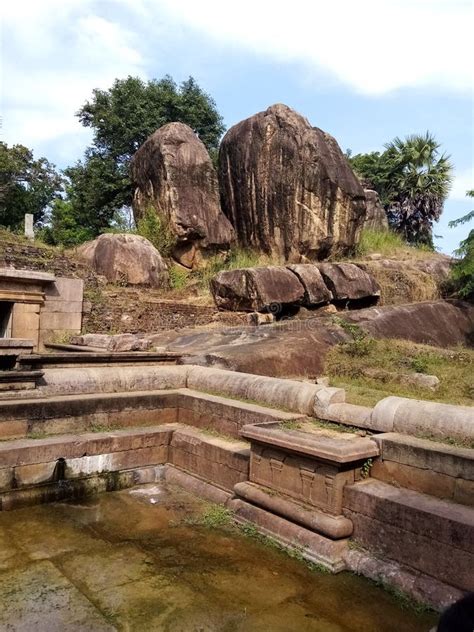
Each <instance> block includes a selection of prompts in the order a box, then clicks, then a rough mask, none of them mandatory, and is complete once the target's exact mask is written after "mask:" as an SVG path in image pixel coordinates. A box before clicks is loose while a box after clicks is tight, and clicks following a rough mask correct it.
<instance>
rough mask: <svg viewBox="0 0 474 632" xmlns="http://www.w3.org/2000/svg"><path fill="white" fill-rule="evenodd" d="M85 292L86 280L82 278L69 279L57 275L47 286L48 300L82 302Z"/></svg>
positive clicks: (46, 294)
mask: <svg viewBox="0 0 474 632" xmlns="http://www.w3.org/2000/svg"><path fill="white" fill-rule="evenodd" d="M83 293H84V281H83V280H82V279H67V278H64V277H56V279H55V282H54V283H53V284H51V285H48V286H46V288H45V296H46V301H47V302H51V301H62V302H67V303H69V302H80V303H82V296H83Z"/></svg>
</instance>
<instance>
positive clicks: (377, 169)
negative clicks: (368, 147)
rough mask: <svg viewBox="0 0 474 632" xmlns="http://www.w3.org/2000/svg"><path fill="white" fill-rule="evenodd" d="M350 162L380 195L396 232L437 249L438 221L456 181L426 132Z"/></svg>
mask: <svg viewBox="0 0 474 632" xmlns="http://www.w3.org/2000/svg"><path fill="white" fill-rule="evenodd" d="M349 161H350V163H351V165H352V166H353V168H354V170H355V171H356V173H357V174H358V175H359V176H360V177H361V179H362V180H363V182H364V184H365V185H370V186H372V187H373V188H374V189H375V190H376V191H377V192H378V194H379V196H380V200H381V202H382V204H383V206H384V208H385V210H386V212H387V217H388V221H389V223H390V225H391V227H392V228H394V229H395V230H396V231H397V232H398V233H400V234H401V235H402V236H403V238H404V239H405V240H406V241H407V242H409V243H411V244H425V245H427V246H429V247H431V248H432V247H433V238H432V228H433V222H434V221H436V220H438V219H439V217H440V215H441V213H442V210H443V205H444V201H445V200H446V197H447V196H448V193H449V189H450V185H451V180H452V164H451V162H450V161H449V157H448V156H446V155H445V154H440V144H439V143H437V142H436V140H435V138H434V137H433V136H432V135H431V134H430V133H429V132H426V134H424V135H417V134H413V135H411V136H407V137H406V138H405V139H404V140H402V139H400V138H398V137H397V138H395V139H394V140H393V141H392V142H391V143H388V144H387V145H385V151H384V152H383V153H379V152H372V153H370V154H357V155H356V156H353V157H349Z"/></svg>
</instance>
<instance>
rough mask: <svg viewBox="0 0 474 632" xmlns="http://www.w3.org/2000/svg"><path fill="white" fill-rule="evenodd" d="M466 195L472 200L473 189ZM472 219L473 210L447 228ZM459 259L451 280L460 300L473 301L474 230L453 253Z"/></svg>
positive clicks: (473, 216) (473, 195) (473, 196)
mask: <svg viewBox="0 0 474 632" xmlns="http://www.w3.org/2000/svg"><path fill="white" fill-rule="evenodd" d="M466 195H467V196H469V197H471V198H474V189H471V190H470V191H466ZM473 219H474V210H473V211H470V212H469V213H467V214H466V215H464V216H463V217H460V218H459V219H455V220H453V221H452V222H449V224H448V226H449V227H450V228H454V227H455V226H458V225H459V224H465V223H467V222H470V221H472V220H473ZM454 254H455V255H456V256H457V257H459V259H458V261H456V263H455V264H454V266H453V269H452V279H453V280H454V283H455V286H456V288H457V291H458V294H459V296H460V297H461V298H467V299H469V300H471V301H472V300H474V228H472V229H471V230H470V231H469V234H468V236H467V237H466V239H463V241H461V243H460V244H459V248H458V249H457V250H455V253H454Z"/></svg>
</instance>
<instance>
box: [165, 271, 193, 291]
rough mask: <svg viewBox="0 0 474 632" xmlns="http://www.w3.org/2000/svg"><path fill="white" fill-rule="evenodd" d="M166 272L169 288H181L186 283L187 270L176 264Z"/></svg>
mask: <svg viewBox="0 0 474 632" xmlns="http://www.w3.org/2000/svg"><path fill="white" fill-rule="evenodd" d="M168 272H169V277H170V286H171V288H172V289H173V290H183V289H184V288H185V287H186V285H187V283H188V277H189V272H187V270H185V269H184V268H183V267H181V266H178V265H173V266H171V267H170V269H169V271H168Z"/></svg>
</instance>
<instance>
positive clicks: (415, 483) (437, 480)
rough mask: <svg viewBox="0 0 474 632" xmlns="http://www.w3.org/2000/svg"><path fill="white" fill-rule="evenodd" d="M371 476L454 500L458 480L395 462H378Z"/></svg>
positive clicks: (373, 466)
mask: <svg viewBox="0 0 474 632" xmlns="http://www.w3.org/2000/svg"><path fill="white" fill-rule="evenodd" d="M370 476H371V477H372V478H376V479H377V480H380V481H384V482H386V483H390V484H391V485H399V486H401V487H405V488H407V489H413V490H415V491H417V492H422V493H423V494H429V495H431V496H436V497H437V498H446V499H451V500H453V499H454V490H455V486H456V479H455V478H454V477H452V476H447V475H446V474H440V473H439V472H435V471H432V470H424V469H420V468H418V467H412V466H411V465H403V464H401V463H396V462H395V461H381V460H377V461H375V462H374V464H373V465H372V468H371V470H370Z"/></svg>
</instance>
